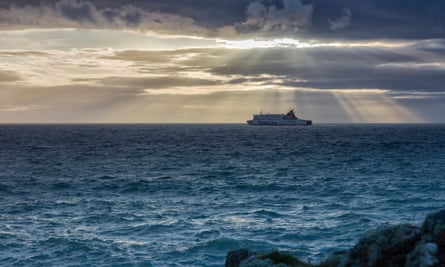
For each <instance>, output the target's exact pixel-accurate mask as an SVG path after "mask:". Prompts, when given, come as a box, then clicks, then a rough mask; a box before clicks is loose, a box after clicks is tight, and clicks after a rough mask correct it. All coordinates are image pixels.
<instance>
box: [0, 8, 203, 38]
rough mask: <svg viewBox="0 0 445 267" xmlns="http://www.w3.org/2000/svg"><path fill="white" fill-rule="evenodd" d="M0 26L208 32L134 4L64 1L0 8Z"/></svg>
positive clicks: (200, 33)
mask: <svg viewBox="0 0 445 267" xmlns="http://www.w3.org/2000/svg"><path fill="white" fill-rule="evenodd" d="M0 27H1V28H3V29H7V28H14V27H16V28H29V27H37V28H38V27H43V28H51V27H60V28H109V29H138V30H145V31H153V32H158V33H183V34H195V35H206V34H207V30H206V29H205V28H203V27H200V26H198V25H197V24H196V23H195V21H194V20H193V19H191V18H188V17H182V16H178V15H174V14H169V13H162V12H155V11H154V12H152V11H147V10H145V9H142V8H139V7H137V6H134V5H132V4H127V5H123V6H120V7H116V8H112V7H105V8H98V7H96V5H95V4H94V3H93V2H90V1H83V0H62V1H59V2H56V3H55V4H53V5H51V4H41V5H36V6H31V5H26V6H15V5H11V6H9V7H6V8H0Z"/></svg>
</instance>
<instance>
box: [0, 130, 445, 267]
mask: <svg viewBox="0 0 445 267" xmlns="http://www.w3.org/2000/svg"><path fill="white" fill-rule="evenodd" d="M444 178H445V125H328V124H325V125H314V126H312V127H251V126H246V125H2V126H0V265H1V266H204V267H206V266H209V267H210V266H224V260H225V256H226V254H227V252H228V251H230V250H233V249H238V248H243V247H248V248H251V249H256V250H260V251H270V250H273V249H280V250H282V251H286V252H288V253H291V254H293V255H295V256H297V257H300V258H301V259H303V260H309V261H313V262H317V261H319V260H321V259H323V258H324V257H326V256H327V255H329V254H330V253H332V252H334V251H337V250H342V249H347V248H350V247H351V246H352V245H353V244H354V243H356V242H357V240H358V239H359V238H360V237H361V236H362V235H363V234H364V233H366V232H368V231H370V230H372V229H375V228H377V227H381V226H383V225H387V224H397V223H412V224H420V223H421V221H422V220H423V219H424V217H425V215H426V214H427V213H429V212H431V211H434V210H436V209H438V208H443V207H444V204H445V180H444Z"/></svg>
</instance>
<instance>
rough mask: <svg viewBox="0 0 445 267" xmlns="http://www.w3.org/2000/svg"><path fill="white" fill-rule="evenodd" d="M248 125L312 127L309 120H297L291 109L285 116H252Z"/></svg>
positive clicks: (261, 114)
mask: <svg viewBox="0 0 445 267" xmlns="http://www.w3.org/2000/svg"><path fill="white" fill-rule="evenodd" d="M247 123H248V124H249V125H276V126H293V125H312V121H311V120H303V119H299V118H298V117H297V116H295V113H294V110H293V109H291V110H289V112H287V113H286V114H263V113H262V112H261V113H260V114H254V115H253V119H252V120H248V121H247Z"/></svg>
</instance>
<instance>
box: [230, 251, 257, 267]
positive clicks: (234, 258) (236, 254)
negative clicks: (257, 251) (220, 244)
mask: <svg viewBox="0 0 445 267" xmlns="http://www.w3.org/2000/svg"><path fill="white" fill-rule="evenodd" d="M253 254H254V253H253V252H252V251H250V250H248V249H238V250H233V251H230V252H229V253H228V254H227V257H226V265H225V267H239V266H240V263H241V262H242V261H243V260H245V259H247V258H249V257H250V256H252V255H253Z"/></svg>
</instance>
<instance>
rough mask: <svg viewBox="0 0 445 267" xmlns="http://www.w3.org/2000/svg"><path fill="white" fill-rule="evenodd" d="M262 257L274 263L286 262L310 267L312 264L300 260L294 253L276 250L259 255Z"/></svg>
mask: <svg viewBox="0 0 445 267" xmlns="http://www.w3.org/2000/svg"><path fill="white" fill-rule="evenodd" d="M258 258H260V259H263V260H264V259H270V260H271V261H272V262H273V264H284V265H286V266H290V267H310V266H313V265H311V264H308V263H305V262H302V261H300V260H299V259H297V258H295V257H294V256H292V255H289V254H285V253H280V252H279V251H274V252H271V253H269V254H265V255H261V256H258Z"/></svg>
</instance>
